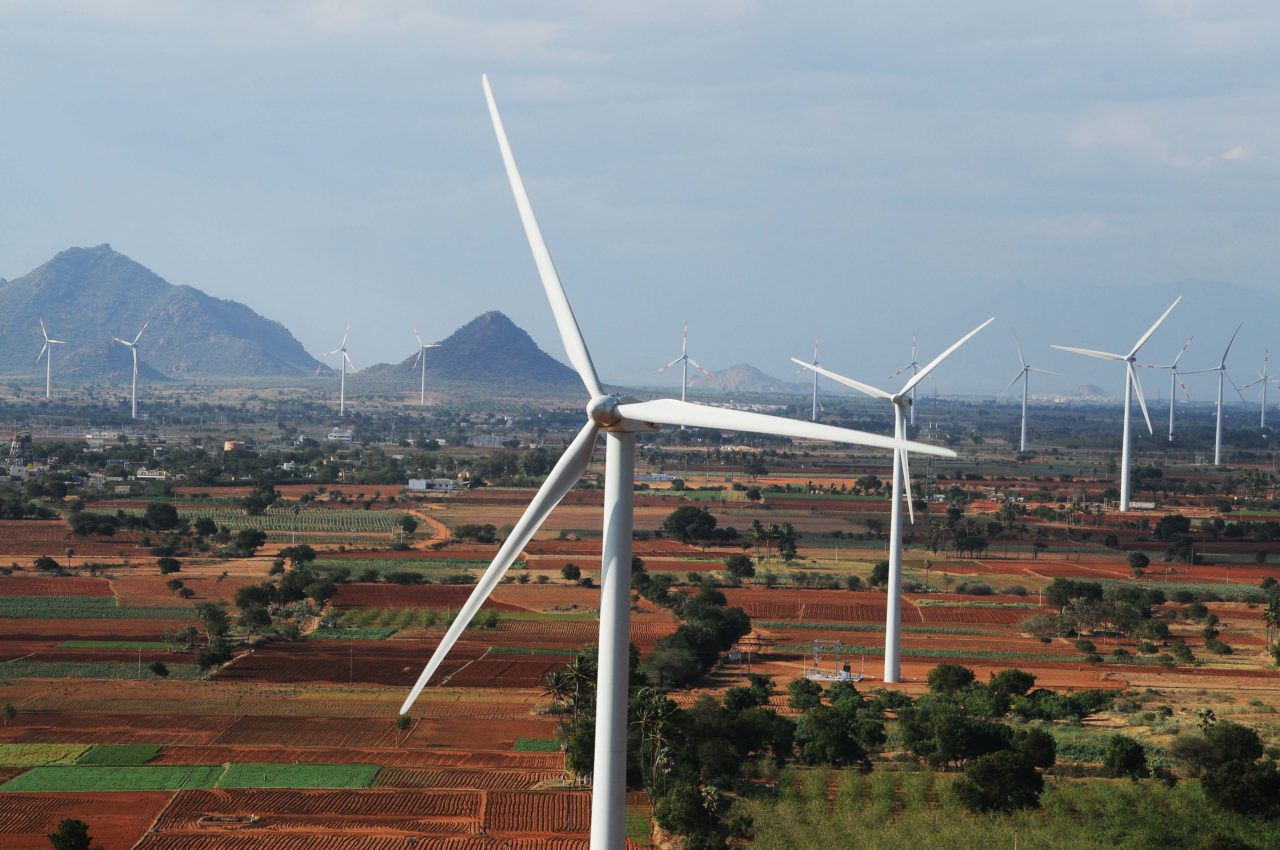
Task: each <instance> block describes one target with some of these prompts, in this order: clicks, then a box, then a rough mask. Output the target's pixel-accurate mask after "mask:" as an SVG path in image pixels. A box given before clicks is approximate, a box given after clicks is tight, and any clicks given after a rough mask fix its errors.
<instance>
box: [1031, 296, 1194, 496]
mask: <svg viewBox="0 0 1280 850" xmlns="http://www.w3.org/2000/svg"><path fill="white" fill-rule="evenodd" d="M1181 300H1182V296H1181V295H1179V296H1178V297H1177V298H1175V299H1173V303H1172V304H1170V305H1169V309H1167V310H1165V311H1164V312H1163V313H1162V314H1161V315H1160V318H1158V319H1156V323H1155V324H1154V325H1152V326H1151V327H1149V328H1147V332H1146V333H1144V334H1143V335H1142V336H1140V337H1138V341H1137V342H1135V343H1134V344H1133V348H1131V349H1129V353H1128V354H1112V353H1110V352H1107V351H1094V350H1093V349H1091V348H1072V347H1071V346H1067V345H1051V346H1049V347H1050V348H1056V349H1058V350H1059V351H1070V352H1072V353H1073V354H1083V355H1084V356H1086V357H1096V358H1098V359H1099V360H1113V361H1116V362H1118V363H1123V364H1124V436H1123V438H1122V439H1121V442H1120V510H1122V511H1127V510H1129V450H1130V447H1131V443H1132V432H1131V425H1132V423H1131V422H1130V419H1131V418H1132V415H1131V414H1132V410H1133V396H1134V393H1137V396H1138V406H1139V407H1141V408H1142V418H1143V419H1145V420H1147V431H1148V432H1150V433H1152V434H1154V433H1155V430H1154V429H1153V428H1152V427H1151V417H1150V416H1149V415H1148V414H1147V402H1146V399H1144V398H1143V397H1142V382H1141V381H1139V380H1138V373H1137V372H1135V371H1133V361H1134V360H1136V359H1137V357H1138V349H1140V348H1142V346H1144V345H1146V344H1147V340H1149V339H1151V335H1152V334H1153V333H1155V332H1156V328H1158V327H1160V325H1162V324H1164V320H1165V319H1167V318H1169V314H1170V313H1172V312H1173V308H1174V307H1177V306H1178V302H1179V301H1181ZM1184 374H1186V373H1184Z"/></svg>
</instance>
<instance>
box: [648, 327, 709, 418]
mask: <svg viewBox="0 0 1280 850" xmlns="http://www.w3.org/2000/svg"><path fill="white" fill-rule="evenodd" d="M677 363H680V364H682V368H681V372H680V400H681V401H684V396H685V390H686V389H688V387H689V364H690V363H692V364H693V368H695V369H697V370H698V371H699V372H701V373H702V374H704V375H706V376H707V377H708V378H710V377H711V373H710V372H708V371H707V370H706V369H703V368H702V366H700V365H699V364H698V361H697V360H694V359H693V358H692V357H690V356H689V322H688V320H686V321H685V323H684V336H683V337H682V338H681V340H680V356H679V357H677V358H676V359H675V360H672V361H671V362H670V363H668V364H667V365H666V366H663V367H662V368H661V369H659V370H658V373H659V374H661V373H663V372H665V371H667V370H668V369H670V368H671V367H672V366H674V365H676V364H677Z"/></svg>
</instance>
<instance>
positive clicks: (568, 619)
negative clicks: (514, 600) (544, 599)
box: [502, 611, 600, 623]
mask: <svg viewBox="0 0 1280 850" xmlns="http://www.w3.org/2000/svg"><path fill="white" fill-rule="evenodd" d="M502 619H503V620H508V621H510V622H512V623H594V622H597V621H598V620H599V619H600V614H599V613H597V612H595V611H503V612H502Z"/></svg>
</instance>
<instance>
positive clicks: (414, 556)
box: [324, 543, 498, 561]
mask: <svg viewBox="0 0 1280 850" xmlns="http://www.w3.org/2000/svg"><path fill="white" fill-rule="evenodd" d="M496 554H498V547H497V546H496V545H494V546H483V545H480V544H473V543H467V544H462V545H455V544H450V545H448V546H446V547H444V548H443V549H406V550H403V551H395V550H391V549H350V548H348V549H344V550H343V551H341V552H325V553H324V557H325V559H326V560H328V559H330V558H332V559H335V560H343V559H353V558H359V559H364V558H377V559H378V560H380V561H388V560H390V561H396V560H402V561H422V560H427V561H453V560H457V561H464V560H465V561H492V560H493V556H494V555H496Z"/></svg>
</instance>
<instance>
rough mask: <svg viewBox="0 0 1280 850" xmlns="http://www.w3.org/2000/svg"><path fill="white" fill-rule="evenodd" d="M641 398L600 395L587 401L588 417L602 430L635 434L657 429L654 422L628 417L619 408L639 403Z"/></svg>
mask: <svg viewBox="0 0 1280 850" xmlns="http://www.w3.org/2000/svg"><path fill="white" fill-rule="evenodd" d="M639 402H640V400H639V399H637V398H633V397H631V396H629V395H598V396H596V397H595V398H593V399H591V401H589V402H587V419H589V420H591V423H592V424H593V425H595V426H596V427H597V428H599V429H600V430H601V431H606V432H609V431H611V432H613V433H617V434H634V433H637V432H641V431H657V430H658V426H657V425H655V424H654V423H652V422H640V421H637V420H635V419H628V418H627V417H625V416H623V415H622V411H621V410H620V409H619V408H620V407H621V406H622V405H624V404H639Z"/></svg>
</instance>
